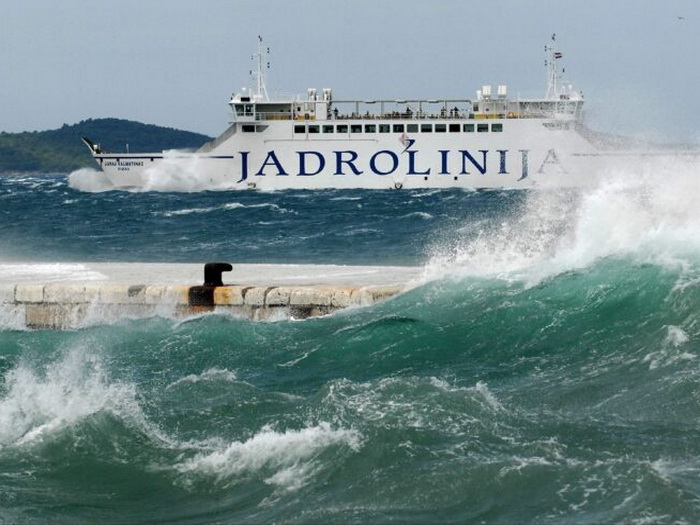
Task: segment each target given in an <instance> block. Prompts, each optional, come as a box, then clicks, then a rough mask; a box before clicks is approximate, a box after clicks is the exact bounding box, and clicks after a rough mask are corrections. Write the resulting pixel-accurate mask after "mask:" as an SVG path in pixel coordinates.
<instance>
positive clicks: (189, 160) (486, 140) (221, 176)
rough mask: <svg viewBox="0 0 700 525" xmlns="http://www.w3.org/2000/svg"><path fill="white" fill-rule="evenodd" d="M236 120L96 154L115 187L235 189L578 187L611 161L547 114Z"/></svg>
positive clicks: (572, 129)
mask: <svg viewBox="0 0 700 525" xmlns="http://www.w3.org/2000/svg"><path fill="white" fill-rule="evenodd" d="M349 124H350V125H351V126H352V125H353V124H352V122H351V123H349ZM428 124H435V126H434V127H433V129H445V130H447V129H449V126H448V124H449V123H445V125H444V127H442V128H439V126H438V124H440V122H435V123H430V122H428ZM356 125H357V126H364V125H366V122H363V121H359V122H357V124H356ZM494 125H495V126H494ZM235 126H236V125H235V124H234V125H233V126H232V128H230V129H229V130H227V132H226V133H225V134H224V135H225V136H226V138H225V139H224V140H220V139H217V140H216V141H214V142H213V146H212V145H210V146H208V147H204V148H202V150H201V151H199V152H196V153H190V154H183V153H180V152H175V151H172V152H161V153H157V154H155V153H154V154H149V153H147V154H102V153H99V154H98V153H94V154H93V156H94V157H95V159H96V160H97V162H98V163H99V165H100V167H101V168H102V171H103V172H104V174H105V177H107V178H108V179H109V181H110V183H111V184H112V185H113V186H114V187H117V188H127V187H149V186H158V185H159V182H161V181H162V180H163V179H164V178H168V177H170V178H173V177H175V178H178V179H183V178H184V179H187V178H190V179H192V180H197V181H200V182H205V183H207V185H208V186H210V187H214V188H217V187H218V188H222V189H232V190H245V189H260V190H283V189H325V188H365V189H388V188H393V189H401V188H406V189H410V188H451V187H457V188H469V189H484V188H494V189H502V188H506V189H528V188H539V187H572V186H574V187H575V186H582V185H586V184H590V183H591V182H593V181H594V180H595V177H596V174H597V173H599V172H600V168H601V164H602V163H603V160H604V157H605V160H606V162H605V163H609V161H610V158H609V155H604V154H601V152H600V151H599V149H598V148H597V147H595V146H594V145H593V144H592V143H591V142H590V141H589V140H587V139H586V138H585V137H584V136H583V135H582V134H581V133H579V132H578V131H577V129H576V128H575V126H574V125H573V124H570V123H567V124H561V123H558V122H556V121H553V120H548V119H541V120H537V119H528V120H525V119H523V120H519V119H514V120H504V121H498V120H493V121H488V122H486V121H484V123H483V126H484V127H485V129H486V130H487V131H485V132H483V133H480V132H470V133H464V132H455V133H449V132H447V131H445V132H442V133H436V132H431V133H415V134H409V135H407V134H392V133H376V132H375V133H357V134H347V135H342V136H340V135H339V134H338V133H333V134H330V133H328V134H321V133H309V132H308V130H310V129H315V128H318V126H315V127H314V125H313V124H305V125H304V130H305V131H304V132H303V133H302V132H301V131H300V125H299V124H298V123H297V124H295V123H290V122H280V123H277V125H276V126H275V125H271V126H267V127H266V128H265V129H264V130H263V131H255V132H248V133H246V132H243V131H242V130H240V129H238V130H237V129H235ZM295 129H296V132H295V131H294V130H295ZM329 129H330V128H329ZM362 129H365V128H364V127H363V128H362ZM426 129H427V128H426ZM460 129H461V128H460ZM494 129H496V130H498V131H496V132H494V131H491V130H494Z"/></svg>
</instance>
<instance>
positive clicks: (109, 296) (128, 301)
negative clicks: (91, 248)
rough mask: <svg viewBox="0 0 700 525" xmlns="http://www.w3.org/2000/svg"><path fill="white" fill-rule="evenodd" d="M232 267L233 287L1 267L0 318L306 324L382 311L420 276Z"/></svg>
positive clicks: (104, 267) (174, 272)
mask: <svg viewBox="0 0 700 525" xmlns="http://www.w3.org/2000/svg"><path fill="white" fill-rule="evenodd" d="M226 266H228V267H231V270H230V271H228V270H224V273H223V274H220V275H222V276H223V281H224V282H228V281H231V284H224V283H223V282H215V283H213V284H212V283H206V282H203V279H202V274H203V268H204V265H203V264H200V265H195V264H156V263H145V264H139V263H122V264H120V263H56V264H36V263H35V264H11V265H8V264H0V315H4V316H5V317H6V318H7V317H8V316H9V317H11V318H12V319H13V320H14V323H15V324H16V325H24V327H26V328H31V329H72V328H77V327H80V326H84V325H85V324H100V323H103V322H118V321H119V320H120V319H127V318H143V317H152V316H157V315H160V316H164V317H169V316H188V315H196V314H201V313H206V312H219V313H224V314H230V315H233V316H237V317H241V318H246V319H251V320H282V319H290V318H293V319H305V318H309V317H315V316H320V315H326V314H330V313H333V312H335V311H337V310H340V309H343V308H348V307H360V306H368V305H372V304H375V303H377V302H379V301H382V300H385V299H388V298H390V297H392V296H394V295H396V294H399V293H401V292H403V291H405V290H407V289H409V288H410V287H411V286H412V283H413V282H415V280H416V279H417V278H418V277H419V269H418V268H411V267H396V266H393V267H388V266H387V267H384V266H335V265H233V266H230V265H226ZM10 280H14V281H15V282H8V281H10Z"/></svg>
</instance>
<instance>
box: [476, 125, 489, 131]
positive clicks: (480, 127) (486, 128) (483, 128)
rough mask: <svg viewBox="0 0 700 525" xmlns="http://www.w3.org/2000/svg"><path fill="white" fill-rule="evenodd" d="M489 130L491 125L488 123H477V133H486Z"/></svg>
mask: <svg viewBox="0 0 700 525" xmlns="http://www.w3.org/2000/svg"><path fill="white" fill-rule="evenodd" d="M488 130H489V125H488V124H477V125H476V132H477V133H484V132H486V131H488Z"/></svg>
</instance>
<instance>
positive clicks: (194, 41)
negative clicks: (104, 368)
mask: <svg viewBox="0 0 700 525" xmlns="http://www.w3.org/2000/svg"><path fill="white" fill-rule="evenodd" d="M0 10H1V11H2V13H1V15H0V67H1V73H0V131H9V132H16V131H33V130H43V129H53V128H58V127H60V126H61V125H63V124H64V123H66V124H73V123H76V122H78V121H80V120H83V119H86V118H99V117H118V118H126V119H132V120H138V121H141V122H146V123H150V124H158V125H163V126H172V127H176V128H181V129H187V130H191V131H197V132H201V133H206V134H209V135H216V134H218V133H219V132H221V131H222V130H223V129H225V127H226V125H227V118H228V107H227V105H226V102H227V100H228V98H229V96H230V95H231V93H232V92H233V91H237V90H239V89H240V88H241V87H242V86H244V85H247V84H248V82H249V78H248V72H249V70H250V69H251V67H252V63H251V61H250V58H251V54H252V53H253V51H254V50H255V46H256V44H257V35H262V36H263V38H264V39H265V41H266V43H267V44H268V45H269V47H270V48H271V52H272V55H271V65H272V69H271V70H270V72H269V75H268V91H270V93H271V94H272V93H274V92H275V91H279V92H281V93H287V94H292V93H298V94H304V93H305V92H306V89H307V88H309V87H315V88H318V89H319V90H320V89H322V88H325V87H330V88H333V93H334V96H335V97H336V98H339V99H350V98H362V99H378V98H388V99H397V98H418V97H426V98H441V97H449V98H468V97H474V93H475V90H477V89H479V88H480V87H481V85H483V84H492V85H494V86H495V85H498V84H507V85H508V89H509V94H511V95H517V94H521V95H522V96H528V95H534V94H544V91H545V88H546V86H545V82H546V74H545V70H544V53H543V48H544V45H545V44H547V43H548V42H549V38H550V36H551V34H552V33H553V32H556V34H557V39H558V44H559V45H558V47H559V49H560V51H561V52H563V53H564V59H563V64H564V66H565V68H566V76H567V79H568V80H569V81H571V82H572V83H573V84H574V85H575V86H576V87H577V88H579V89H581V90H582V91H583V92H584V95H585V97H586V101H587V106H588V107H587V113H588V119H589V122H590V124H591V125H592V126H593V127H594V128H596V129H600V130H603V131H611V132H624V133H628V134H635V135H639V136H648V137H652V138H656V139H659V138H668V139H670V140H683V141H695V142H700V125H699V124H698V117H699V116H700V97H699V96H698V92H699V91H700V2H698V0H665V1H663V2H661V1H658V0H656V1H652V0H586V1H569V0H499V1H498V2H486V1H476V2H475V1H465V0H452V1H448V0H430V1H417V0H410V1H407V0H340V1H339V0H324V1H318V0H298V1H292V0H258V1H252V0H236V1H231V0H229V1H223V0H200V1H198V2H193V1H192V0H187V1H185V0H119V1H106V0H60V1H56V0H3V3H2V6H0ZM679 17H683V19H679Z"/></svg>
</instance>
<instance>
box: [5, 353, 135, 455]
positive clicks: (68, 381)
mask: <svg viewBox="0 0 700 525" xmlns="http://www.w3.org/2000/svg"><path fill="white" fill-rule="evenodd" d="M88 346H89V343H86V344H85V345H84V347H79V348H75V349H73V350H71V351H69V352H67V353H66V354H65V355H63V356H61V358H59V359H58V360H56V361H55V362H52V363H49V364H48V365H46V366H45V368H44V369H40V370H37V369H35V368H34V367H32V366H30V365H29V364H26V363H22V364H19V365H18V366H17V367H16V368H14V369H12V370H10V371H9V372H7V373H6V374H5V377H4V378H3V379H4V388H3V392H4V394H3V396H2V398H0V447H4V446H13V445H14V446H17V445H24V444H31V443H37V442H41V441H42V440H43V439H44V438H46V437H49V436H51V435H53V434H55V433H56V432H58V431H60V430H61V429H63V428H66V427H70V426H72V425H74V424H76V423H77V422H79V421H81V420H83V419H85V418H87V417H89V416H91V415H93V414H96V413H98V412H100V411H103V410H106V411H109V412H112V413H114V414H117V415H118V416H119V417H121V418H125V419H128V420H130V421H134V422H137V424H138V425H139V426H142V427H144V428H145V427H146V426H148V425H146V423H145V417H144V415H143V414H142V412H141V409H140V407H139V405H138V402H137V394H136V388H135V386H134V385H133V384H129V383H122V382H115V381H111V380H110V378H109V377H108V374H107V372H106V371H105V368H104V366H103V364H102V362H101V360H100V359H99V358H97V357H95V356H94V355H92V354H91V353H90V352H89V351H88V350H87V347H88Z"/></svg>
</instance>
